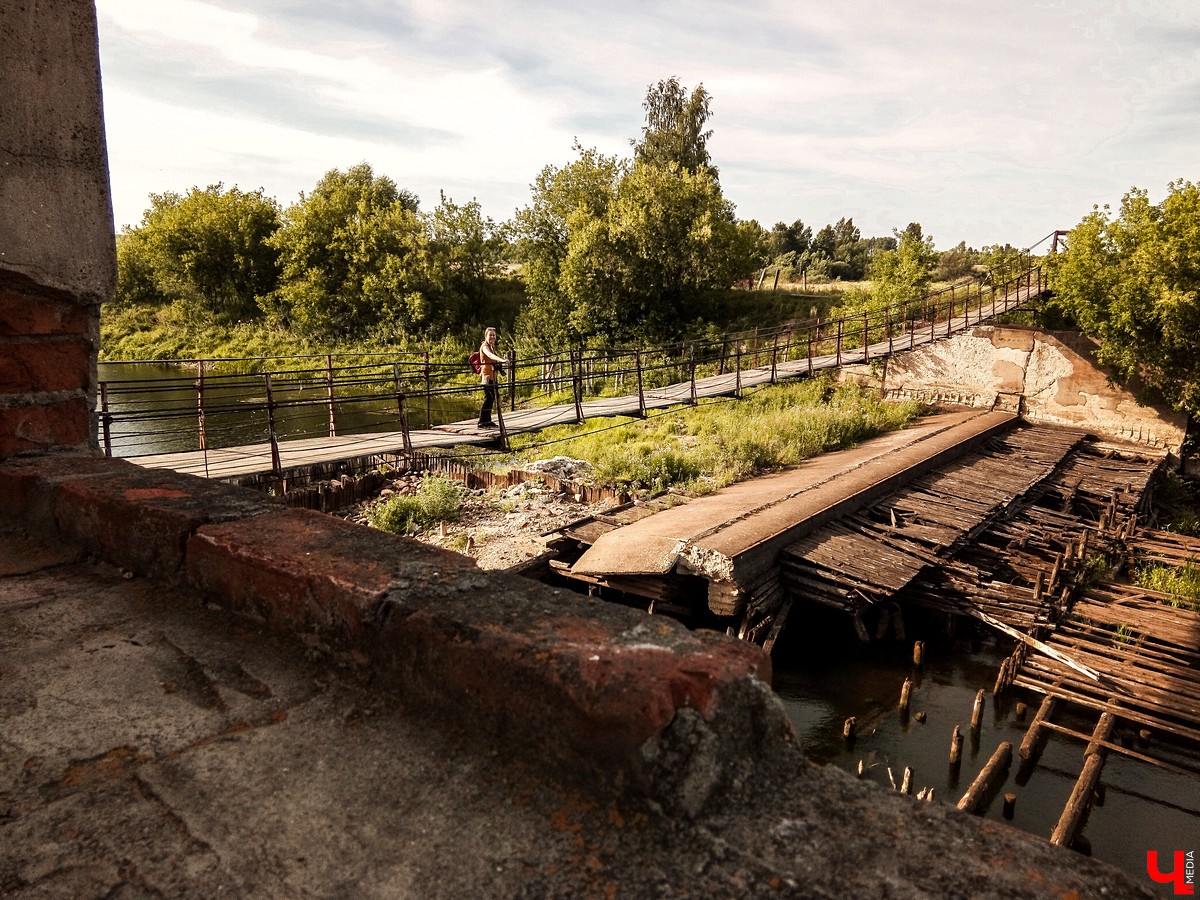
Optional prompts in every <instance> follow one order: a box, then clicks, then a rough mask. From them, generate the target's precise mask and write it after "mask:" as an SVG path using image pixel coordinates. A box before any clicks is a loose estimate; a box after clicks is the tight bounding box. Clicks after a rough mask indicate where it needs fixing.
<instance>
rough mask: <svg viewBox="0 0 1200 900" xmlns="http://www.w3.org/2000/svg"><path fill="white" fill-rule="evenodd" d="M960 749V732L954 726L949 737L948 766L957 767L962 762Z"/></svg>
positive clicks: (961, 744) (961, 740) (961, 742)
mask: <svg viewBox="0 0 1200 900" xmlns="http://www.w3.org/2000/svg"><path fill="white" fill-rule="evenodd" d="M962 747H963V736H962V730H961V729H960V728H959V727H958V726H957V725H955V726H954V733H953V734H952V735H950V765H952V766H957V765H958V764H959V763H960V762H961V761H962Z"/></svg>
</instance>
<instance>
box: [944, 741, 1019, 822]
mask: <svg viewBox="0 0 1200 900" xmlns="http://www.w3.org/2000/svg"><path fill="white" fill-rule="evenodd" d="M1011 763H1012V744H1010V743H1009V742H1008V741H1003V742H1001V744H1000V746H999V747H997V748H996V751H995V752H994V753H993V754H992V756H991V759H989V760H988V761H987V764H986V765H984V767H983V769H982V770H980V772H979V774H978V775H976V776H975V780H974V781H973V782H971V786H970V787H969V788H967V792H966V793H965V794H963V795H962V798H961V799H960V800H959V801H958V804H957V806H958V808H959V809H960V810H962V811H963V812H968V813H973V812H976V811H977V810H978V809H979V804H980V803H981V802H982V801H983V797H984V794H986V793H987V791H988V789H989V788H990V787H991V786H992V784H993V782H996V781H998V780H999V778H1000V777H1001V776H1003V775H1004V772H1005V771H1006V770H1007V769H1008V767H1009V765H1010V764H1011Z"/></svg>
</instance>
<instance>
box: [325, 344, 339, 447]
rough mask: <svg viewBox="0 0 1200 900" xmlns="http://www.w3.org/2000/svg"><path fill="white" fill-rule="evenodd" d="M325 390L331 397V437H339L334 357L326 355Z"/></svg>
mask: <svg viewBox="0 0 1200 900" xmlns="http://www.w3.org/2000/svg"><path fill="white" fill-rule="evenodd" d="M325 389H326V393H327V394H328V395H329V436H330V437H337V413H336V412H335V411H334V405H333V355H332V354H330V353H326V354H325Z"/></svg>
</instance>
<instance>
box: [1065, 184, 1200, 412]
mask: <svg viewBox="0 0 1200 900" xmlns="http://www.w3.org/2000/svg"><path fill="white" fill-rule="evenodd" d="M1051 287H1052V288H1053V290H1054V299H1053V301H1052V306H1053V307H1054V308H1055V309H1057V310H1058V311H1060V312H1062V313H1064V314H1065V315H1066V316H1068V317H1069V318H1071V319H1073V320H1074V321H1075V322H1076V323H1077V324H1078V325H1079V327H1080V328H1081V329H1082V330H1083V331H1084V332H1086V333H1087V334H1089V335H1092V336H1094V337H1096V338H1098V339H1099V341H1100V350H1099V353H1098V357H1099V360H1100V362H1101V363H1103V364H1105V365H1109V366H1111V367H1112V368H1113V369H1114V370H1115V371H1116V373H1117V374H1118V375H1119V376H1120V377H1122V378H1131V377H1135V376H1136V377H1139V378H1140V379H1141V380H1142V381H1143V383H1144V384H1146V385H1147V386H1149V387H1153V388H1156V389H1158V390H1159V391H1160V392H1161V393H1162V395H1163V396H1164V397H1166V399H1167V400H1168V401H1169V402H1170V403H1172V404H1173V405H1174V406H1175V407H1176V408H1178V409H1180V410H1183V411H1185V412H1187V413H1188V414H1189V415H1191V416H1193V417H1195V416H1197V415H1198V414H1200V187H1197V185H1195V184H1193V183H1191V182H1188V181H1184V180H1179V181H1176V182H1173V183H1171V185H1170V186H1169V191H1168V194H1167V196H1166V198H1165V199H1164V200H1163V201H1162V202H1161V203H1158V204H1152V203H1151V202H1150V200H1149V197H1148V195H1147V193H1146V191H1144V190H1141V189H1138V188H1133V189H1132V190H1130V192H1129V193H1128V194H1126V195H1125V197H1124V199H1123V200H1122V202H1121V210H1120V214H1119V215H1118V216H1117V217H1116V218H1111V217H1110V211H1109V209H1108V207H1107V206H1106V207H1104V208H1103V209H1101V208H1096V209H1094V210H1093V211H1092V213H1091V214H1090V215H1088V216H1087V217H1086V218H1084V220H1083V221H1082V222H1080V224H1079V225H1077V226H1076V227H1075V228H1074V229H1073V230H1072V231H1071V233H1070V236H1069V237H1068V239H1067V250H1066V251H1065V252H1064V253H1060V254H1058V255H1057V256H1056V257H1051Z"/></svg>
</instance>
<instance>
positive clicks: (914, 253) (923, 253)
mask: <svg viewBox="0 0 1200 900" xmlns="http://www.w3.org/2000/svg"><path fill="white" fill-rule="evenodd" d="M895 234H896V239H895V242H896V249H894V250H878V251H876V252H875V253H874V255H873V256H872V258H871V263H870V270H869V272H870V276H871V296H872V305H873V306H875V307H876V308H878V309H892V310H898V309H899V308H900V307H901V305H902V304H904V303H908V302H911V301H913V300H917V299H920V298H921V297H923V296H924V295H925V294H926V293H928V291H929V286H930V284H931V283H932V282H933V270H934V267H935V266H936V265H937V258H938V255H937V251H936V250H934V249H933V238H932V237H925V236H924V235H923V234H922V233H921V226H920V225H917V224H915V223H914V224H911V225H909V226H908V228H906V229H905V230H904V231H897V232H896V233H895Z"/></svg>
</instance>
